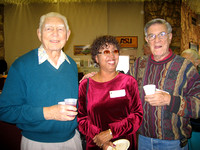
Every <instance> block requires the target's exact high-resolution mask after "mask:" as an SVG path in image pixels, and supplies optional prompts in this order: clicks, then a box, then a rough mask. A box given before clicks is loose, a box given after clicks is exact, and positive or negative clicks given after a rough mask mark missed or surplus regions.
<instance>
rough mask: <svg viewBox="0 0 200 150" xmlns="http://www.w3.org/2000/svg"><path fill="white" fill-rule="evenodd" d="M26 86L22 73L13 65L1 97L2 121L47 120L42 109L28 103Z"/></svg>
mask: <svg viewBox="0 0 200 150" xmlns="http://www.w3.org/2000/svg"><path fill="white" fill-rule="evenodd" d="M26 84H27V83H26V82H25V80H24V79H23V77H22V73H21V72H20V71H19V69H16V68H15V66H14V65H12V66H11V68H10V70H9V74H8V77H7V79H6V82H5V85H4V88H3V92H2V94H1V95H0V120H2V121H6V122H9V123H31V122H37V121H41V120H45V119H44V116H43V108H42V107H33V106H31V105H28V104H27V103H26V100H25V99H26V98H27V97H26V96H27V93H26V92H27V88H26Z"/></svg>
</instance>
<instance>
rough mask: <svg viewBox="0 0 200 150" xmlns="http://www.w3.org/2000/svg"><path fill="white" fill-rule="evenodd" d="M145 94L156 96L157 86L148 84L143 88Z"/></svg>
mask: <svg viewBox="0 0 200 150" xmlns="http://www.w3.org/2000/svg"><path fill="white" fill-rule="evenodd" d="M143 89H144V92H145V94H146V95H151V94H154V93H155V91H156V85H154V84H148V85H145V86H143Z"/></svg>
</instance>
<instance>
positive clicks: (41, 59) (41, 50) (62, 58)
mask: <svg viewBox="0 0 200 150" xmlns="http://www.w3.org/2000/svg"><path fill="white" fill-rule="evenodd" d="M46 60H48V61H49V63H50V64H51V65H52V66H53V67H54V68H56V69H58V68H59V67H60V65H61V64H62V63H63V62H64V61H65V60H66V61H67V62H68V63H69V64H70V61H69V59H68V57H67V56H66V55H65V53H64V52H63V51H62V50H61V53H60V57H59V59H58V63H57V65H56V64H54V62H53V61H51V60H50V59H49V57H48V55H47V53H46V51H45V49H44V48H43V46H42V45H41V46H40V47H39V48H38V61H39V62H38V63H39V64H42V63H43V62H45V61H46Z"/></svg>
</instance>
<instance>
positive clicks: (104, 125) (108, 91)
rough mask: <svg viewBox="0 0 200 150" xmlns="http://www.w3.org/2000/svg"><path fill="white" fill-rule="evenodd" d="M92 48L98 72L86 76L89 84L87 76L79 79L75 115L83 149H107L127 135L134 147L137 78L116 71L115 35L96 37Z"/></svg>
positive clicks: (139, 109) (139, 108)
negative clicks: (88, 76) (83, 142)
mask: <svg viewBox="0 0 200 150" xmlns="http://www.w3.org/2000/svg"><path fill="white" fill-rule="evenodd" d="M91 50H92V52H91V53H92V59H93V61H94V62H95V63H97V64H98V65H99V72H98V73H96V74H95V75H94V76H92V77H90V78H89V79H88V80H89V84H88V82H87V79H84V80H83V81H82V82H81V83H80V85H79V105H78V106H79V108H78V116H77V119H78V123H79V131H80V132H81V133H82V134H84V135H86V142H87V144H86V149H87V150H98V149H104V150H107V148H108V147H109V146H111V147H115V145H114V144H113V141H115V140H118V139H127V140H128V141H129V142H130V146H129V149H130V150H132V149H136V131H137V130H138V129H139V127H140V125H141V122H142V118H143V109H142V104H141V100H140V96H139V91H138V85H137V81H136V80H135V79H134V78H133V77H132V76H130V75H126V74H123V73H120V72H117V71H116V67H117V64H118V61H119V50H120V46H119V44H118V42H117V40H116V39H115V37H113V36H101V37H98V38H97V39H95V40H94V42H93V44H92V46H91ZM87 85H88V88H87ZM116 148H117V145H116ZM111 149H112V148H111Z"/></svg>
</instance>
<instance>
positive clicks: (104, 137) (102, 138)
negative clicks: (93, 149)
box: [93, 130, 113, 147]
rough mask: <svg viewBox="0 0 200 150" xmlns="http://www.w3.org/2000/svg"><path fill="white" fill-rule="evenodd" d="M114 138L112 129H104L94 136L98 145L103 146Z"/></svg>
mask: <svg viewBox="0 0 200 150" xmlns="http://www.w3.org/2000/svg"><path fill="white" fill-rule="evenodd" d="M112 138H113V136H112V134H111V131H110V130H106V131H102V132H100V133H99V134H97V135H96V136H95V137H94V138H93V142H94V143H95V144H96V145H97V146H99V147H102V146H103V145H104V144H105V143H106V142H109V141H110V140H111V139H112Z"/></svg>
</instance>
